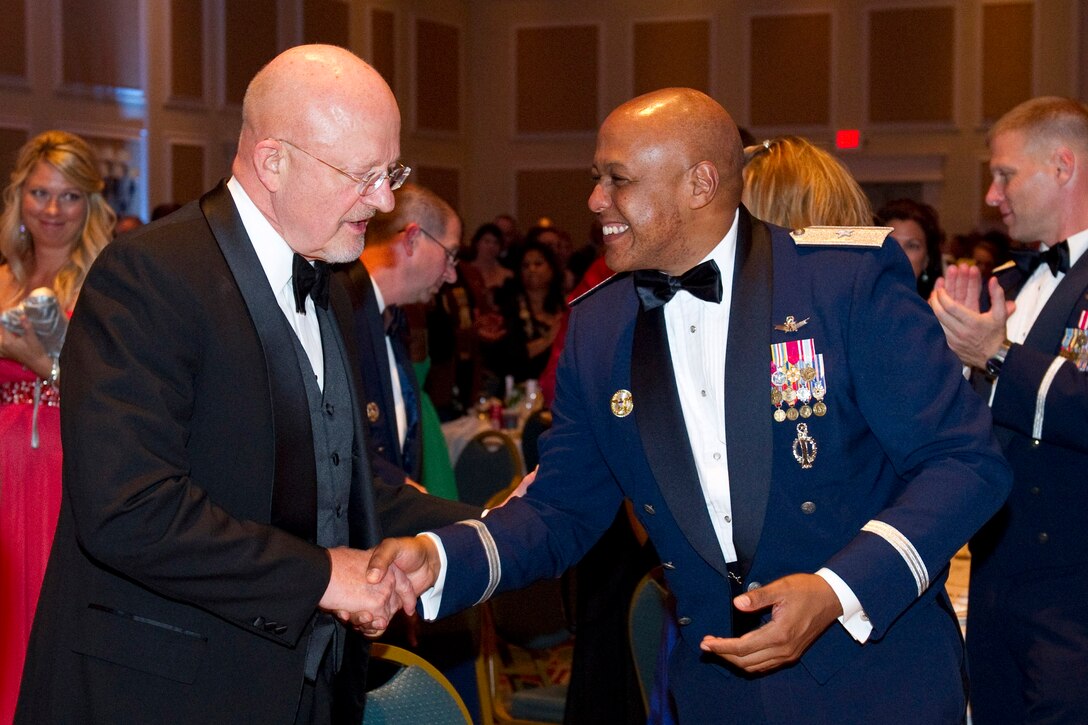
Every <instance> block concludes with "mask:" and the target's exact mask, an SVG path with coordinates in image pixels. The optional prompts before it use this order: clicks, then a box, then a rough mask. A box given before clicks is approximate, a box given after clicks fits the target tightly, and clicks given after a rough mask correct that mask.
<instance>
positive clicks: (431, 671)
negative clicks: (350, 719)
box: [363, 643, 472, 725]
mask: <svg viewBox="0 0 1088 725" xmlns="http://www.w3.org/2000/svg"><path fill="white" fill-rule="evenodd" d="M370 656H371V658H372V659H382V660H388V661H390V662H395V663H397V664H399V665H401V669H399V670H398V671H397V673H396V674H394V675H393V677H392V678H390V680H389V681H388V682H386V683H385V684H384V685H381V686H380V687H377V688H375V689H373V690H371V691H370V692H368V693H367V694H366V710H365V711H364V713H363V725H402V724H403V723H427V725H472V718H471V717H469V714H468V708H466V707H465V703H464V702H463V701H462V700H461V696H460V695H458V694H457V690H455V689H454V688H453V685H451V684H450V681H449V680H447V679H446V678H445V677H444V676H443V675H442V673H441V672H439V671H438V670H436V669H435V668H434V666H433V665H431V664H430V663H429V662H427V661H426V660H425V659H423V658H422V657H420V656H418V655H415V654H413V653H411V652H409V651H408V650H405V649H401V648H400V647H394V646H392V645H388V644H380V643H378V644H374V645H373V646H371V648H370Z"/></svg>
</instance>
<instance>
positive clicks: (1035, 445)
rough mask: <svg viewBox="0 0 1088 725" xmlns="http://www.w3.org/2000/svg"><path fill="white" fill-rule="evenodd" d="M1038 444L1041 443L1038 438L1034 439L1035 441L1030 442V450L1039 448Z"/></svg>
mask: <svg viewBox="0 0 1088 725" xmlns="http://www.w3.org/2000/svg"><path fill="white" fill-rule="evenodd" d="M1040 443H1042V441H1041V440H1039V439H1038V438H1035V439H1034V440H1032V442H1031V447H1032V448H1038V447H1039V444H1040Z"/></svg>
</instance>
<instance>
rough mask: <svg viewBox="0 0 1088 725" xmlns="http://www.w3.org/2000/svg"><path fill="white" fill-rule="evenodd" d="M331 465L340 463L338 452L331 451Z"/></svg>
mask: <svg viewBox="0 0 1088 725" xmlns="http://www.w3.org/2000/svg"><path fill="white" fill-rule="evenodd" d="M332 465H334V466H339V465H340V454H339V453H333V454H332Z"/></svg>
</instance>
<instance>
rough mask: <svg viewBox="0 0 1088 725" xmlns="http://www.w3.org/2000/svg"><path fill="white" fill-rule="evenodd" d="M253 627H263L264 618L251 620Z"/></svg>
mask: <svg viewBox="0 0 1088 725" xmlns="http://www.w3.org/2000/svg"><path fill="white" fill-rule="evenodd" d="M253 626H254V627H263V626H264V617H257V618H256V619H254V620H253Z"/></svg>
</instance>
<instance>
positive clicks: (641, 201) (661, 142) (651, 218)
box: [589, 110, 688, 274]
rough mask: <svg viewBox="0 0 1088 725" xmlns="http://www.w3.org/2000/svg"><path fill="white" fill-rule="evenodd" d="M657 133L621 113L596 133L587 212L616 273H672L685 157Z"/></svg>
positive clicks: (680, 231)
mask: <svg viewBox="0 0 1088 725" xmlns="http://www.w3.org/2000/svg"><path fill="white" fill-rule="evenodd" d="M660 131H661V129H660V128H659V124H655V123H653V120H652V119H648V118H646V117H645V116H640V115H639V114H637V113H624V112H623V111H622V110H621V111H617V112H614V113H613V114H612V115H611V116H609V117H608V118H607V119H606V120H605V122H604V125H602V126H601V130H600V132H599V133H598V135H597V150H596V152H595V154H594V156H593V169H592V174H593V183H594V186H593V191H592V193H591V194H590V196H589V208H590V211H592V212H593V213H594V214H596V215H597V218H598V219H599V220H600V222H601V227H602V230H603V233H604V235H603V236H604V255H605V261H606V262H607V263H608V266H609V267H611V268H612V269H613V270H615V271H617V272H626V271H630V270H635V269H662V270H666V271H672V270H671V267H672V266H674V265H675V263H676V262H677V258H678V256H679V252H680V248H681V247H682V241H683V238H684V234H683V227H684V221H683V220H684V217H683V209H682V204H681V201H682V198H683V195H682V193H681V192H682V189H683V181H684V179H685V176H686V172H687V170H688V169H687V166H686V165H685V157H686V155H685V154H684V149H683V148H681V147H680V144H679V143H678V142H676V141H675V140H674V139H672V138H670V136H669V135H668V134H667V133H661V132H660ZM685 269H686V267H685ZM685 269H680V270H679V271H678V272H676V273H677V274H678V273H680V272H683V271H685Z"/></svg>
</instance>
